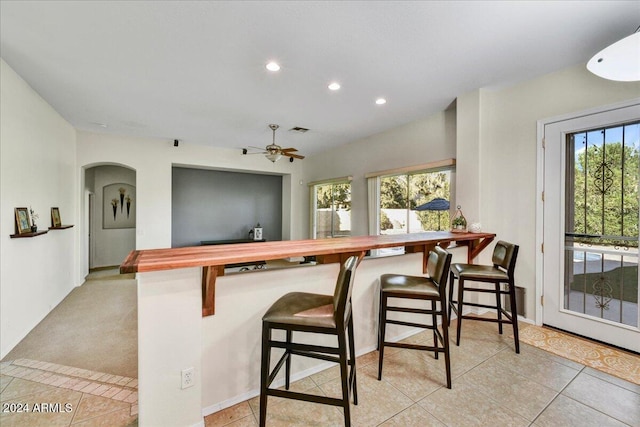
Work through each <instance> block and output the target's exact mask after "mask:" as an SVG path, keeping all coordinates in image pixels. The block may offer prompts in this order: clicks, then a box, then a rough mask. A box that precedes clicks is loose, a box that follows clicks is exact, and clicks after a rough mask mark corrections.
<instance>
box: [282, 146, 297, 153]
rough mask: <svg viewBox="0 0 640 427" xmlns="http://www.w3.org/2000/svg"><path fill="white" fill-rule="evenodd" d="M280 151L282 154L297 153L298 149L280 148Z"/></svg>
mask: <svg viewBox="0 0 640 427" xmlns="http://www.w3.org/2000/svg"><path fill="white" fill-rule="evenodd" d="M280 151H282V152H283V153H284V152H287V151H298V149H297V148H293V147H292V148H281V149H280Z"/></svg>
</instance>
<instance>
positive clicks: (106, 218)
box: [83, 164, 137, 274]
mask: <svg viewBox="0 0 640 427" xmlns="http://www.w3.org/2000/svg"><path fill="white" fill-rule="evenodd" d="M83 195H84V196H83V197H84V200H83V206H84V210H85V212H84V215H83V217H84V219H85V221H84V222H85V224H84V232H83V240H84V243H85V244H84V245H83V246H85V249H84V250H83V253H84V255H83V259H85V260H86V268H85V274H86V273H88V272H89V271H91V270H93V269H96V268H106V267H114V266H118V265H120V264H121V263H122V260H124V259H125V258H126V256H127V255H128V254H129V252H131V251H132V250H134V249H135V247H136V211H137V209H136V208H137V196H136V171H135V170H134V169H131V168H128V167H125V166H122V165H113V164H109V165H95V166H91V167H86V168H85V169H84V189H83Z"/></svg>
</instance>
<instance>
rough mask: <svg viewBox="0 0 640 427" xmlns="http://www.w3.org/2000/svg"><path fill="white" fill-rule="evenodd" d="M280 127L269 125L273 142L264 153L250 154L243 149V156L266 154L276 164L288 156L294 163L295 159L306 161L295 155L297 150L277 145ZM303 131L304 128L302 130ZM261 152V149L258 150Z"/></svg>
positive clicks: (302, 157)
mask: <svg viewBox="0 0 640 427" xmlns="http://www.w3.org/2000/svg"><path fill="white" fill-rule="evenodd" d="M279 127H280V125H275V124H271V125H269V128H270V129H271V131H272V132H273V140H272V142H271V144H269V145H267V146H266V147H265V148H264V151H262V152H259V153H249V150H248V149H246V148H243V149H242V154H264V156H265V157H266V158H267V159H269V160H271V162H273V163H275V162H277V161H278V160H280V159H281V158H282V156H286V157H289V161H290V162H293V159H294V158H296V159H304V156H301V155H300V154H294V151H298V150H297V149H295V148H282V147H281V146H279V145H277V144H276V130H278V128H279ZM300 129H303V128H300ZM307 130H308V129H305V130H304V131H305V132H306V131H307ZM253 148H257V147H253ZM258 149H259V150H260V148H258Z"/></svg>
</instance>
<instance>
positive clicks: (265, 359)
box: [260, 326, 271, 427]
mask: <svg viewBox="0 0 640 427" xmlns="http://www.w3.org/2000/svg"><path fill="white" fill-rule="evenodd" d="M270 340H271V328H269V327H264V326H263V327H262V364H261V367H260V427H265V425H266V422H267V387H268V384H267V382H268V381H269V365H270V362H271V346H270V344H269V341H270Z"/></svg>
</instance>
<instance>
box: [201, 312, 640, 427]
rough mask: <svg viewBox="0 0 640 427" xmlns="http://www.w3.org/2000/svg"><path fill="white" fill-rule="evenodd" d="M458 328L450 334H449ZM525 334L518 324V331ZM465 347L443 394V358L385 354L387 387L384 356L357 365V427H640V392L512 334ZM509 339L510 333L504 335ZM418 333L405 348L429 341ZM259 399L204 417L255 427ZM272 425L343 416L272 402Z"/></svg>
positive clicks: (316, 379)
mask: <svg viewBox="0 0 640 427" xmlns="http://www.w3.org/2000/svg"><path fill="white" fill-rule="evenodd" d="M452 326H453V325H452ZM523 327H526V325H524V324H521V328H523ZM462 330H463V333H462V338H461V343H460V347H456V346H455V344H454V343H453V342H452V350H451V357H452V371H453V387H452V389H451V390H449V389H447V388H446V387H445V369H444V358H443V357H440V359H439V360H435V359H434V358H433V353H426V352H422V351H416V350H406V349H397V348H388V349H386V350H385V360H384V370H383V375H382V381H378V380H377V362H378V353H377V352H375V351H374V352H371V353H368V354H366V355H363V356H361V357H359V358H358V360H357V369H358V401H359V402H358V403H359V404H358V405H357V406H354V405H353V404H352V406H351V408H352V411H351V421H352V424H353V425H354V426H403V427H406V426H419V427H428V426H438V427H443V426H452V427H453V426H461V427H471V426H492V427H493V426H532V427H546V426H553V427H558V426H562V427H564V426H579V427H584V426H598V427H601V426H625V425H626V426H640V386H639V385H636V384H633V383H631V382H628V381H624V380H621V379H619V378H617V377H614V376H611V375H608V374H606V373H603V372H601V371H596V370H594V369H593V368H590V367H586V366H585V365H582V364H579V363H576V362H573V361H571V360H569V359H565V358H563V357H560V356H556V355H554V354H552V353H549V352H546V351H543V350H540V349H538V348H536V347H533V346H530V345H528V344H524V343H522V342H521V344H520V354H516V353H515V351H514V345H513V339H512V338H511V337H510V334H509V333H505V334H504V335H502V336H500V335H498V333H497V327H496V326H495V325H493V324H487V323H481V322H465V324H464V325H463V328H462ZM507 331H510V329H507ZM430 340H431V334H430V333H429V334H427V333H420V334H417V335H414V336H412V337H410V338H408V339H407V340H405V341H409V342H426V341H430ZM292 388H293V389H295V390H297V391H304V392H308V393H315V394H321V395H328V396H335V397H339V395H340V380H339V372H338V369H337V368H336V367H333V368H330V369H328V370H326V371H323V372H320V373H318V374H315V375H312V376H311V377H308V378H305V379H302V380H300V381H298V382H296V383H295V384H292ZM258 414H259V399H258V398H253V399H250V400H248V401H246V402H242V403H240V404H238V405H235V406H233V407H231V408H228V409H225V410H222V411H220V412H217V413H214V414H211V415H209V416H207V417H206V418H205V423H206V426H207V427H213V426H255V425H257V421H258V418H257V417H258ZM267 425H268V426H323V427H325V426H341V425H343V416H342V409H340V408H335V407H331V406H327V405H319V404H314V403H307V402H297V401H293V400H288V399H282V398H276V397H269V403H268V410H267Z"/></svg>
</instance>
